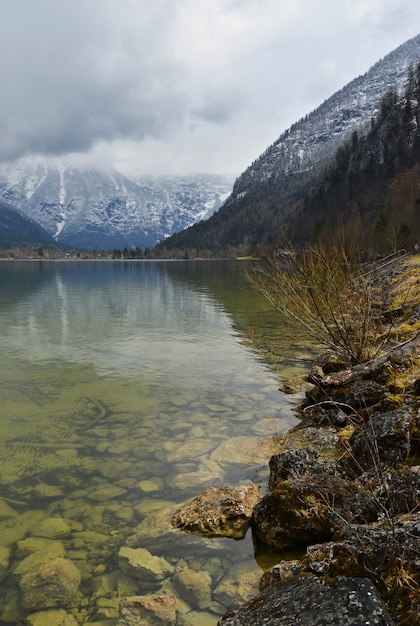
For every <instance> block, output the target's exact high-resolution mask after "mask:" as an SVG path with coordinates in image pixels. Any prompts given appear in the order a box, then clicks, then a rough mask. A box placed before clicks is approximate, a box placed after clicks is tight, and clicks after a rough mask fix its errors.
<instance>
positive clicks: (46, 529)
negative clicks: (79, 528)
mask: <svg viewBox="0 0 420 626" xmlns="http://www.w3.org/2000/svg"><path fill="white" fill-rule="evenodd" d="M70 534H71V528H70V526H69V524H68V523H67V522H66V521H65V520H64V519H63V518H62V517H47V518H46V519H44V520H42V522H41V523H40V524H38V525H37V526H34V527H33V528H31V535H32V536H34V537H45V538H46V539H56V538H58V537H69V536H70Z"/></svg>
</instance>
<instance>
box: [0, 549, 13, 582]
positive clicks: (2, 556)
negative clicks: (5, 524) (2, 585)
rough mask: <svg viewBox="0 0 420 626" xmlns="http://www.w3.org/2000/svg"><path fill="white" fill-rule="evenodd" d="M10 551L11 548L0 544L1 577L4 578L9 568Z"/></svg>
mask: <svg viewBox="0 0 420 626" xmlns="http://www.w3.org/2000/svg"><path fill="white" fill-rule="evenodd" d="M10 552H11V550H10V548H8V547H6V546H0V578H3V576H4V575H5V574H6V572H7V570H8V567H9V559H10Z"/></svg>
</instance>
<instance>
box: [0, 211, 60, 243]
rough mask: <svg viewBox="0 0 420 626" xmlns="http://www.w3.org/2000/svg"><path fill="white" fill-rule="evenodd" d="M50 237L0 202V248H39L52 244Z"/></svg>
mask: <svg viewBox="0 0 420 626" xmlns="http://www.w3.org/2000/svg"><path fill="white" fill-rule="evenodd" d="M54 243H55V242H54V240H53V239H52V237H50V236H49V235H48V233H47V232H46V231H45V230H44V229H43V228H42V227H41V226H39V224H37V223H35V222H33V221H32V220H30V219H29V218H28V217H25V216H23V215H20V213H18V212H17V211H16V210H15V209H14V208H13V207H11V206H10V205H8V204H7V203H6V202H2V201H1V200H0V247H2V248H9V247H11V246H21V245H25V246H40V245H44V246H45V245H51V244H54Z"/></svg>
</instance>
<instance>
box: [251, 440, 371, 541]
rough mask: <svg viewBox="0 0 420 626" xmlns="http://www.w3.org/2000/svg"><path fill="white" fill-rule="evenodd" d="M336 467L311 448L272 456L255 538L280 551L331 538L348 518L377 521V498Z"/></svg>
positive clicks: (256, 513) (256, 515) (257, 508)
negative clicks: (267, 487)
mask: <svg viewBox="0 0 420 626" xmlns="http://www.w3.org/2000/svg"><path fill="white" fill-rule="evenodd" d="M335 472H336V468H335V464H334V463H333V462H331V461H326V460H324V459H322V458H321V457H320V456H319V455H318V453H317V452H316V451H315V450H312V449H310V448H302V449H300V450H289V451H288V452H284V453H282V454H279V455H275V456H274V457H272V458H271V460H270V481H269V484H270V488H271V493H269V494H268V495H266V496H264V497H263V498H262V499H261V500H260V501H259V502H258V503H257V504H256V506H255V507H254V510H253V514H252V525H253V530H254V537H255V539H256V542H257V543H259V542H260V543H262V544H264V545H266V546H269V547H270V548H273V549H274V550H279V551H281V550H285V549H289V548H294V547H297V546H302V545H309V544H311V543H318V542H320V541H327V540H329V539H331V538H332V536H333V534H334V532H335V530H336V529H338V528H340V527H341V526H342V525H343V523H344V522H348V523H350V522H353V521H358V522H366V521H374V520H375V519H376V517H377V506H378V504H377V502H376V501H375V499H374V498H372V497H371V496H370V495H369V493H368V492H367V491H365V490H364V489H363V487H362V486H359V485H356V484H354V483H352V482H350V481H348V480H346V479H344V478H342V477H341V476H339V475H338V474H337V473H335Z"/></svg>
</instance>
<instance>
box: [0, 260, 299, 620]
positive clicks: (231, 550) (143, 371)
mask: <svg viewBox="0 0 420 626" xmlns="http://www.w3.org/2000/svg"><path fill="white" fill-rule="evenodd" d="M245 268H246V265H245V263H243V262H222V261H218V262H135V261H133V262H122V261H119V262H111V261H102V262H92V261H77V262H76V261H74V262H73V261H68V262H49V261H48V262H38V261H33V262H1V263H0V332H1V337H2V341H1V345H0V398H1V406H0V428H1V430H0V433H1V438H0V576H1V577H2V580H1V588H0V624H3V623H9V624H10V623H15V624H24V623H25V621H24V620H25V618H26V615H27V613H28V610H26V609H23V608H22V603H21V600H20V596H19V594H20V591H19V584H18V582H19V577H18V576H17V575H15V574H14V570H15V569H16V568H17V567H19V564H20V563H22V562H23V561H24V559H25V558H28V556H30V555H31V554H33V553H34V552H36V550H37V549H39V545H41V546H42V549H43V550H46V549H49V547H51V548H54V549H56V548H57V549H59V550H60V554H61V555H62V556H64V557H65V558H68V559H70V560H72V561H73V562H74V563H75V565H76V566H77V567H78V568H79V570H80V571H81V572H82V583H81V586H80V589H79V592H78V594H77V596H76V597H75V599H74V601H73V603H72V606H71V607H66V610H67V611H68V612H69V613H71V614H72V615H73V616H74V617H75V618H76V621H77V622H78V623H80V624H83V623H94V622H99V623H101V621H102V622H103V621H104V620H116V618H117V615H118V603H119V599H120V597H122V596H124V595H136V594H138V595H143V593H145V592H147V593H151V592H154V593H166V592H168V593H174V594H175V595H176V596H177V602H178V605H179V609H180V610H182V611H183V612H184V613H185V614H187V615H188V619H189V622H188V623H190V624H216V622H217V619H218V617H219V616H220V615H221V614H223V613H224V612H225V611H226V610H229V609H231V608H232V607H234V606H237V605H238V604H240V603H242V602H243V601H245V600H246V599H248V597H251V595H252V594H254V593H256V592H257V590H258V579H259V577H260V575H261V568H260V566H259V565H258V563H257V561H256V559H255V557H254V552H253V546H252V538H251V536H250V534H249V533H248V535H247V537H246V538H245V539H244V540H243V541H233V540H227V539H214V540H209V539H203V538H201V537H193V536H188V535H187V536H185V535H182V534H179V535H177V539H176V540H174V534H173V533H172V534H170V533H167V532H166V530H162V528H165V523H166V521H167V519H168V516H169V515H170V512H171V510H173V509H174V507H175V506H176V505H177V504H180V503H182V502H184V501H185V500H188V499H189V498H191V497H193V496H195V495H198V494H199V493H201V492H202V491H203V490H204V489H205V488H207V487H210V486H215V487H217V486H223V485H228V484H237V483H239V482H241V483H244V482H250V481H252V482H256V483H257V484H259V485H261V487H262V490H263V491H264V489H265V488H266V484H267V477H268V458H269V457H268V456H267V452H266V448H264V446H263V445H261V444H262V442H264V441H265V442H266V441H267V440H269V438H270V437H271V436H273V435H277V434H281V433H284V432H286V431H287V430H288V428H290V426H292V425H294V424H295V423H296V421H295V418H294V414H293V404H292V400H291V399H290V397H288V396H285V395H284V394H282V393H281V392H280V391H279V381H280V380H281V379H282V378H289V377H291V376H293V375H295V374H299V373H301V372H302V371H304V370H305V368H306V367H307V366H308V358H309V356H308V354H307V353H306V352H305V353H304V352H303V348H302V346H301V345H300V344H299V342H298V341H297V339H296V337H294V336H292V335H291V334H290V332H289V331H288V329H287V328H286V327H284V326H283V327H282V325H281V324H279V320H278V318H277V317H276V316H275V315H274V314H273V313H272V312H271V311H270V310H269V309H268V308H267V307H266V305H265V303H264V302H263V301H262V300H261V299H259V298H258V297H257V296H256V295H255V294H254V293H253V292H252V290H251V289H250V287H249V286H248V284H247V281H246V279H245V278H244V271H245ZM251 329H257V330H259V331H262V332H263V333H264V335H265V336H268V337H269V339H270V341H274V340H275V342H276V345H277V347H278V355H277V356H276V357H273V355H271V354H268V353H267V354H265V353H264V350H263V349H262V348H261V347H260V346H259V345H258V344H257V343H255V336H256V333H255V332H254V330H251ZM51 520H53V522H52V523H51ZM133 535H136V536H137V538H138V541H137V544H136V546H138V547H142V548H146V549H147V550H149V551H150V552H151V554H153V555H156V556H160V557H164V558H165V559H167V560H168V562H170V563H171V565H172V566H173V568H174V572H175V571H177V569H179V568H181V567H184V566H185V567H189V568H190V569H192V570H194V571H206V572H208V573H209V575H210V579H211V590H212V593H211V598H212V601H211V604H210V605H209V606H206V607H204V608H203V606H194V605H193V604H191V601H188V599H186V598H185V597H182V594H180V593H179V591H177V590H176V589H174V587H173V584H172V581H171V578H170V577H169V578H168V579H166V580H165V581H163V582H162V583H161V584H160V583H159V584H155V585H154V587H153V589H150V588H149V587H150V585H149V584H146V581H142V580H141V577H140V578H139V577H137V578H135V577H133V578H132V579H131V580H130V576H127V575H126V574H123V573H122V572H121V571H120V566H119V561H118V552H119V550H120V549H121V548H122V547H123V546H126V545H127V542H130V538H132V537H133ZM31 538H40V539H41V540H42V542H43V543H41V544H37V546H38V547H37V546H35V547H34V546H32V545H31V544H30V541H28V539H31ZM29 612H30V611H29ZM51 619H52V617H51ZM51 623H52V622H51ZM109 623H112V621H111V622H109Z"/></svg>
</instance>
